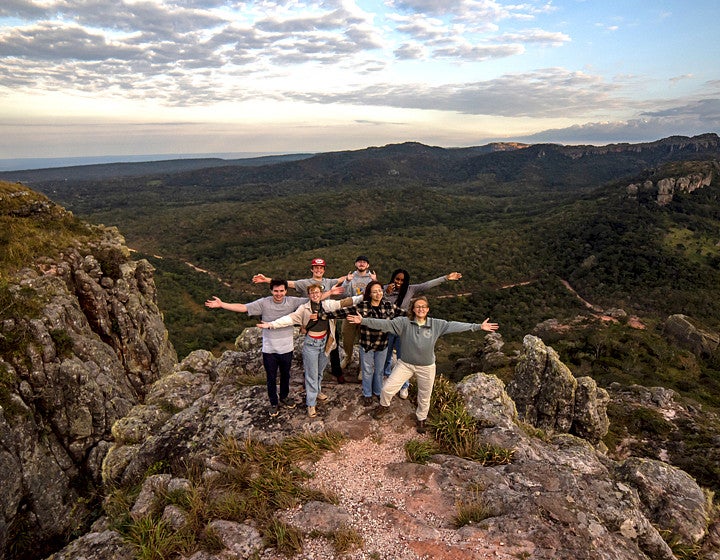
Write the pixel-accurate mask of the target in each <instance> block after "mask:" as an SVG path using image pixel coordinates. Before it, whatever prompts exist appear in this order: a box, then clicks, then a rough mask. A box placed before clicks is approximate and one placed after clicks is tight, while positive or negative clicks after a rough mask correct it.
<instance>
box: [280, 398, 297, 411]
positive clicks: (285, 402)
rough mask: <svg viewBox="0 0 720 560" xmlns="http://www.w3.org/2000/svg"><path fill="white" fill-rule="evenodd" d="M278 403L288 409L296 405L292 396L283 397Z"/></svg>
mask: <svg viewBox="0 0 720 560" xmlns="http://www.w3.org/2000/svg"><path fill="white" fill-rule="evenodd" d="M280 404H281V405H283V406H284V407H285V408H289V409H293V408H295V407H296V406H297V403H296V402H295V399H293V398H292V397H285V398H284V399H280Z"/></svg>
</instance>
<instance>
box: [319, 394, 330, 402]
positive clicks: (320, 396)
mask: <svg viewBox="0 0 720 560" xmlns="http://www.w3.org/2000/svg"><path fill="white" fill-rule="evenodd" d="M327 399H328V396H327V395H326V394H325V393H319V394H318V396H317V400H319V401H326V400H327Z"/></svg>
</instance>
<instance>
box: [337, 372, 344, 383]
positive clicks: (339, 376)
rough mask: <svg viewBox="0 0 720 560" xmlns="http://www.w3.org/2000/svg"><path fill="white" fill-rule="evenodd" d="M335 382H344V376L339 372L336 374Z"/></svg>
mask: <svg viewBox="0 0 720 560" xmlns="http://www.w3.org/2000/svg"><path fill="white" fill-rule="evenodd" d="M337 382H338V383H345V376H344V375H343V374H342V373H341V374H340V375H338V376H337Z"/></svg>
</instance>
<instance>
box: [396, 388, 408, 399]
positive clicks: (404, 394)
mask: <svg viewBox="0 0 720 560" xmlns="http://www.w3.org/2000/svg"><path fill="white" fill-rule="evenodd" d="M398 397H400V398H401V399H407V398H408V388H407V387H403V388H402V389H400V393H399V394H398Z"/></svg>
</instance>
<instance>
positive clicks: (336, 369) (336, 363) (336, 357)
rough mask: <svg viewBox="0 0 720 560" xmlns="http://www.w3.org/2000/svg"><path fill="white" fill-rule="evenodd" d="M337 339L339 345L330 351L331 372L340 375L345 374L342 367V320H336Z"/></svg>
mask: <svg viewBox="0 0 720 560" xmlns="http://www.w3.org/2000/svg"><path fill="white" fill-rule="evenodd" d="M335 340H336V341H337V345H336V346H335V348H334V349H333V350H332V352H330V373H331V374H332V375H334V376H335V377H340V376H341V375H342V374H343V370H342V368H341V367H340V321H335Z"/></svg>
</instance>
